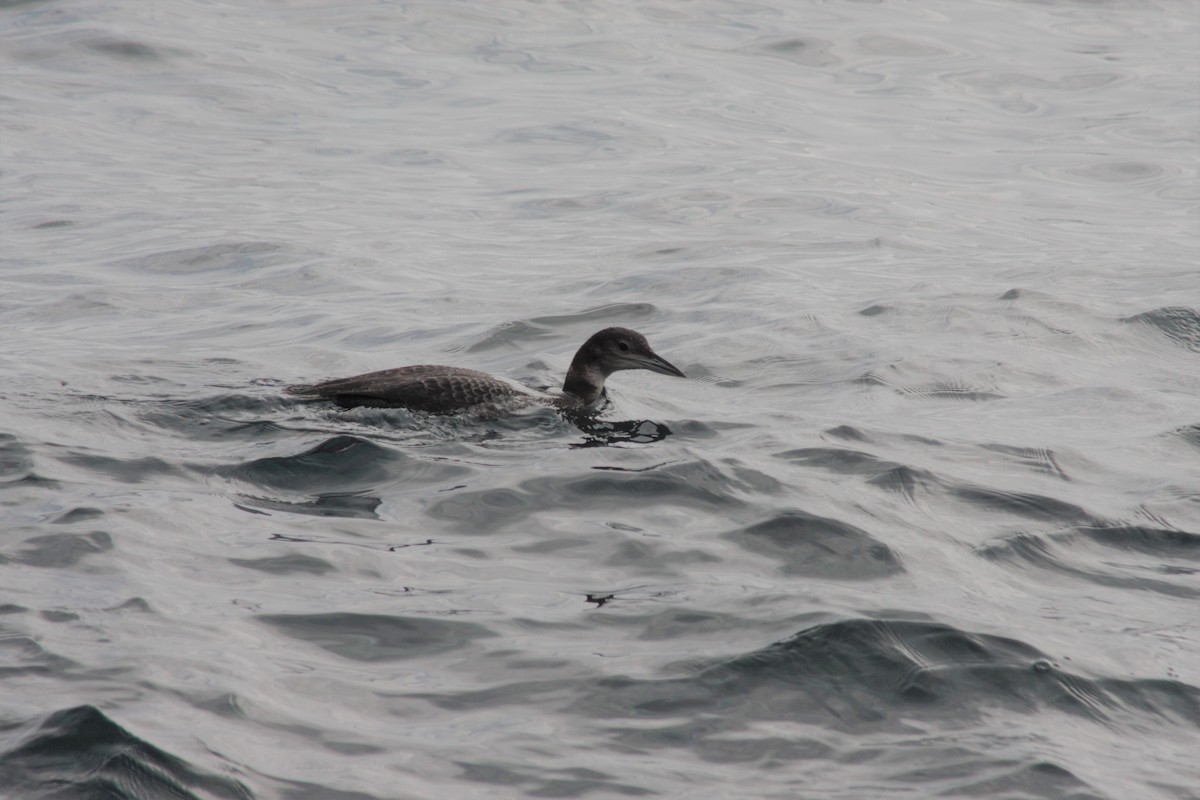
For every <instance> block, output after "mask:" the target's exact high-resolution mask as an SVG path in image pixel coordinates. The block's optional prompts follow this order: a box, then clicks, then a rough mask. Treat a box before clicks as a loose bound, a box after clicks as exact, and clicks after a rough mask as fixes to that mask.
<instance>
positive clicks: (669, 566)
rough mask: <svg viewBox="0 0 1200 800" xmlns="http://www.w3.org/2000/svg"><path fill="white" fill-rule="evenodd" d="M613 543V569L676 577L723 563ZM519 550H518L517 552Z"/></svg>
mask: <svg viewBox="0 0 1200 800" xmlns="http://www.w3.org/2000/svg"><path fill="white" fill-rule="evenodd" d="M606 541H607V542H609V543H611V549H610V553H609V555H608V556H607V557H606V558H604V559H603V563H605V564H606V565H608V566H610V567H628V568H630V569H636V570H638V571H639V572H655V571H657V572H663V573H668V574H675V573H677V572H680V571H682V569H683V568H685V567H687V566H689V565H693V564H700V565H703V564H718V563H720V561H721V559H719V558H717V557H716V556H714V555H713V554H712V553H708V552H706V551H704V550H700V549H697V548H687V549H680V548H678V547H673V546H671V545H664V544H660V543H658V542H654V541H648V540H645V539H620V540H618V541H616V542H613V541H612V540H611V539H609V540H606ZM514 549H516V550H519V549H518V548H514Z"/></svg>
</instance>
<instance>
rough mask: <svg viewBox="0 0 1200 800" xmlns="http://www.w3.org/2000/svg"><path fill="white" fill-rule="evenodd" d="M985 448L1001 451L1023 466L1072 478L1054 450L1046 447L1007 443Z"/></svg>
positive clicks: (995, 451) (1064, 478) (1059, 476)
mask: <svg viewBox="0 0 1200 800" xmlns="http://www.w3.org/2000/svg"><path fill="white" fill-rule="evenodd" d="M983 448H984V449H985V450H990V451H992V452H994V453H1001V454H1003V455H1006V456H1008V457H1010V458H1011V459H1013V460H1014V461H1016V462H1017V463H1018V464H1020V465H1021V466H1023V467H1027V468H1028V469H1032V470H1034V471H1035V472H1041V473H1045V474H1046V475H1054V476H1055V477H1058V478H1062V479H1063V480H1070V478H1068V477H1067V474H1066V472H1064V471H1063V468H1062V467H1060V466H1059V464H1058V457H1057V456H1056V455H1055V453H1054V451H1053V450H1051V449H1049V448H1046V447H1016V446H1013V445H1007V444H985V445H983Z"/></svg>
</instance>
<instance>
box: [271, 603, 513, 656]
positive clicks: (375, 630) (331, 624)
mask: <svg viewBox="0 0 1200 800" xmlns="http://www.w3.org/2000/svg"><path fill="white" fill-rule="evenodd" d="M258 620H259V621H260V622H262V623H264V624H266V625H270V626H271V627H273V628H275V629H276V630H278V631H280V632H281V633H284V634H286V635H287V636H290V637H292V638H294V639H299V640H301V641H305V642H309V643H310V644H315V645H317V646H318V647H320V648H322V649H324V650H328V651H329V652H331V653H333V654H334V655H338V656H341V657H342V658H348V659H350V660H352V661H404V660H408V659H413V658H422V657H425V656H431V655H438V654H441V653H446V652H449V651H451V650H458V649H460V648H463V647H467V646H468V645H470V644H471V643H472V642H474V641H475V640H477V639H486V638H491V637H494V636H496V634H495V633H493V632H492V631H490V630H488V629H487V628H486V627H484V626H483V625H479V624H477V623H474V622H462V621H459V620H447V619H430V618H427V617H405V616H398V615H384V614H353V613H331V614H264V615H262V616H259V617H258Z"/></svg>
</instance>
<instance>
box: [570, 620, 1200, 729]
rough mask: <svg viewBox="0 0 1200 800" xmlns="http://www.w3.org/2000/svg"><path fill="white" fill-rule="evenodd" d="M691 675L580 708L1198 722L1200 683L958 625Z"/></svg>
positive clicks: (827, 644)
mask: <svg viewBox="0 0 1200 800" xmlns="http://www.w3.org/2000/svg"><path fill="white" fill-rule="evenodd" d="M681 666H685V668H688V669H690V670H692V672H693V674H692V675H691V676H689V677H685V678H672V679H661V680H644V679H632V678H621V677H614V678H603V679H599V680H598V681H596V685H595V687H594V691H593V692H592V695H591V697H590V698H588V699H587V700H585V701H583V703H582V706H581V708H580V709H579V711H580V713H584V714H586V715H588V716H593V717H607V718H615V719H620V718H625V717H639V718H643V719H645V718H653V717H670V718H675V717H677V716H678V715H680V714H685V715H695V714H709V713H719V714H720V715H721V717H722V718H724V719H726V720H728V723H729V724H727V725H723V726H716V728H715V729H714V730H720V729H721V728H724V729H726V730H730V729H738V728H740V727H741V726H742V725H743V724H745V723H747V722H749V721H750V720H789V719H790V720H798V721H813V722H820V723H822V724H826V725H830V726H833V727H834V728H836V729H839V730H843V731H858V730H864V729H872V728H877V727H880V726H884V727H891V728H896V729H904V728H905V727H906V726H907V724H908V721H909V720H910V719H913V718H920V719H921V720H922V721H924V722H929V721H930V720H932V719H934V718H938V717H941V718H945V720H946V722H947V723H948V724H950V725H953V726H960V725H964V724H968V723H973V722H975V721H977V720H978V719H979V718H981V717H983V716H984V715H986V714H987V713H989V712H988V709H1004V710H1006V711H1009V712H1017V713H1030V714H1032V713H1037V712H1040V711H1044V710H1051V709H1053V710H1058V711H1063V712H1066V713H1070V714H1072V715H1076V716H1080V717H1083V718H1086V719H1089V720H1092V721H1095V722H1099V723H1108V722H1110V721H1111V720H1112V717H1113V716H1133V717H1136V718H1138V719H1140V720H1141V721H1142V722H1143V723H1144V722H1148V721H1152V720H1153V721H1158V722H1162V721H1169V722H1171V723H1179V722H1182V723H1184V724H1186V725H1189V726H1192V727H1197V726H1200V689H1197V688H1196V687H1193V686H1189V685H1187V684H1183V683H1179V682H1177V681H1163V680H1122V679H1111V678H1102V679H1091V678H1087V677H1084V676H1081V675H1075V674H1072V673H1068V672H1065V671H1063V670H1061V669H1060V668H1059V667H1058V666H1056V665H1055V664H1054V663H1053V662H1052V661H1051V660H1050V659H1048V658H1047V657H1046V656H1044V655H1043V654H1042V653H1041V652H1039V651H1038V650H1037V649H1036V648H1034V647H1032V646H1030V645H1028V644H1025V643H1024V642H1021V641H1019V640H1016V639H1012V638H1008V637H1002V636H994V635H990V634H982V633H971V632H968V631H963V630H960V629H957V628H954V627H952V626H949V625H945V624H940V623H935V622H924V621H905V620H866V619H851V620H845V621H841V622H834V623H828V624H822V625H816V626H814V627H811V628H808V629H805V630H803V631H801V632H800V633H798V634H796V635H795V636H792V637H790V638H788V639H785V640H783V641H780V642H777V643H775V644H772V645H770V646H768V647H766V648H763V649H762V650H759V651H756V652H753V653H750V654H747V655H745V656H738V657H735V658H732V659H729V660H726V661H721V662H717V663H713V664H707V665H704V664H697V665H690V666H688V665H681Z"/></svg>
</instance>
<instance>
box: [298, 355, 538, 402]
mask: <svg viewBox="0 0 1200 800" xmlns="http://www.w3.org/2000/svg"><path fill="white" fill-rule="evenodd" d="M287 392H288V393H289V394H294V395H297V396H299V397H302V398H304V399H307V400H332V401H333V402H335V403H337V404H338V405H340V406H342V407H343V408H354V407H356V406H371V407H376V408H396V407H400V408H408V409H412V410H413V411H431V412H434V413H450V412H454V411H460V410H462V409H465V408H470V407H471V406H477V405H482V404H485V403H494V402H498V401H501V400H505V399H507V398H510V397H515V396H517V395H521V394H526V393H528V392H527V391H525V392H523V391H522V390H521V389H520V388H518V387H516V386H514V385H512V384H510V383H507V382H506V381H502V380H499V379H497V378H493V377H492V376H491V375H488V374H487V373H486V372H479V371H478V370H474V369H465V368H463V367H443V366H440V365H436V364H418V365H416V366H412V367H399V368H397V369H385V370H380V371H378V372H368V373H366V374H365V375H355V376H353V377H350V378H338V379H336V380H331V381H325V382H324V383H315V384H312V385H302V386H289V387H287Z"/></svg>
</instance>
